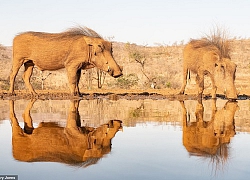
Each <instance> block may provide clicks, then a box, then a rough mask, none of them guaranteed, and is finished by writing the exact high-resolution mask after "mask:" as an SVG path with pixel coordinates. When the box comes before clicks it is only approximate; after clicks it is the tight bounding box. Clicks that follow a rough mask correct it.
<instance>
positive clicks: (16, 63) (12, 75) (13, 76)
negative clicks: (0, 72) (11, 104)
mask: <svg viewBox="0 0 250 180" xmlns="http://www.w3.org/2000/svg"><path fill="white" fill-rule="evenodd" d="M23 61H24V60H23V59H19V60H16V58H13V65H12V69H11V72H10V89H9V93H10V94H14V82H15V79H16V75H17V73H18V71H19V69H20V67H21V66H22V65H23Z"/></svg>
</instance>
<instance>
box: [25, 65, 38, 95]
mask: <svg viewBox="0 0 250 180" xmlns="http://www.w3.org/2000/svg"><path fill="white" fill-rule="evenodd" d="M24 68H25V69H24V73H23V80H24V82H25V85H26V87H27V88H28V89H29V91H30V92H31V94H33V95H35V94H36V92H35V91H34V89H33V87H32V85H31V84H30V77H31V75H32V72H33V68H34V64H33V62H31V61H29V62H26V63H24Z"/></svg>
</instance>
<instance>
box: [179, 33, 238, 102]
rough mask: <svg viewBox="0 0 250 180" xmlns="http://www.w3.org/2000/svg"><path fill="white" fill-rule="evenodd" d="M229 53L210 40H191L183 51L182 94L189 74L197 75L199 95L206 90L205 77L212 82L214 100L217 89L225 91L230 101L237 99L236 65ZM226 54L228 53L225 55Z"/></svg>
mask: <svg viewBox="0 0 250 180" xmlns="http://www.w3.org/2000/svg"><path fill="white" fill-rule="evenodd" d="M228 51H229V49H227V52H226V51H225V49H224V50H223V48H219V47H218V46H217V45H216V44H214V43H213V42H211V41H209V40H208V39H205V38H204V39H201V40H191V41H190V42H189V43H188V44H187V45H186V47H185V48H184V51H183V84H182V87H181V89H180V92H179V93H180V94H184V91H185V87H186V84H187V75H188V72H189V73H190V71H191V72H193V73H195V74H197V76H196V84H197V86H198V88H199V89H198V94H199V95H202V93H203V90H204V75H208V76H209V77H210V78H211V81H212V98H215V97H216V91H217V87H218V88H219V89H221V90H223V91H224V93H225V94H226V97H227V98H229V99H237V93H236V88H235V85H234V80H235V72H236V65H235V63H233V62H232V61H231V60H230V57H229V55H228ZM225 52H226V53H225Z"/></svg>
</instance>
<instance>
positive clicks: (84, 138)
mask: <svg viewBox="0 0 250 180" xmlns="http://www.w3.org/2000/svg"><path fill="white" fill-rule="evenodd" d="M34 102H35V100H31V101H30V103H29V104H28V105H27V107H26V109H25V111H24V114H23V118H24V129H22V128H21V127H20V126H19V123H18V119H17V118H16V116H15V112H14V101H10V120H11V124H12V152H13V157H14V158H15V159H16V160H19V161H25V162H38V161H46V162H60V163H65V164H70V165H79V166H83V167H86V166H88V165H92V164H95V163H97V162H98V160H99V159H100V158H102V157H103V156H104V155H105V154H107V153H109V152H110V151H111V140H112V138H113V137H114V136H115V134H116V133H117V132H118V131H119V130H120V129H122V122H121V121H120V120H110V121H109V122H108V123H107V124H104V125H101V126H100V127H98V128H93V127H87V126H81V121H80V115H79V111H78V106H79V101H71V106H70V109H69V112H68V119H67V124H66V127H62V126H59V125H58V124H57V123H55V122H41V123H40V124H39V126H38V127H37V128H34V127H33V123H32V118H31V115H30V110H31V108H32V105H33V103H34Z"/></svg>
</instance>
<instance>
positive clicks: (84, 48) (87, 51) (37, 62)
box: [9, 27, 122, 95]
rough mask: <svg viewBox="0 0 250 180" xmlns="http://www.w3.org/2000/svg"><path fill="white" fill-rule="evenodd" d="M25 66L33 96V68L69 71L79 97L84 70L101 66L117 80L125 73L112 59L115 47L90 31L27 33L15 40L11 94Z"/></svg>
mask: <svg viewBox="0 0 250 180" xmlns="http://www.w3.org/2000/svg"><path fill="white" fill-rule="evenodd" d="M22 65H24V67H25V71H24V74H23V80H24V82H25V85H26V86H27V88H28V89H29V91H30V92H31V93H32V94H36V93H35V91H34V89H33V87H32V86H31V84H30V77H31V75H32V71H33V67H34V66H37V67H38V68H39V69H40V70H50V71H52V70H58V69H61V68H66V71H67V75H68V82H69V88H70V92H71V93H72V94H74V95H79V93H80V92H79V87H78V84H79V80H80V76H81V69H88V68H93V67H97V68H99V69H101V70H103V71H105V72H108V73H109V74H110V75H111V76H113V77H119V76H120V75H122V70H121V68H120V67H119V65H118V64H117V63H116V62H115V60H114V58H113V56H112V45H111V43H110V42H108V41H105V40H104V39H103V38H101V36H100V35H98V34H97V33H96V32H95V31H93V30H91V29H89V28H86V27H85V28H81V27H80V28H72V29H69V30H68V31H65V32H62V33H43V32H25V33H21V34H19V35H17V36H16V37H15V38H14V40H13V62H12V70H11V74H10V89H9V93H11V94H13V93H14V81H15V77H16V75H17V73H18V71H19V68H20V67H21V66H22Z"/></svg>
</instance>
